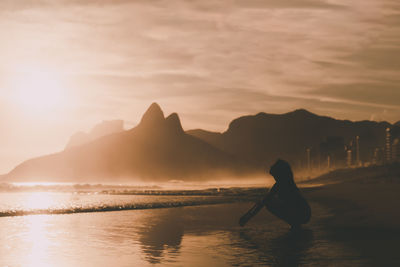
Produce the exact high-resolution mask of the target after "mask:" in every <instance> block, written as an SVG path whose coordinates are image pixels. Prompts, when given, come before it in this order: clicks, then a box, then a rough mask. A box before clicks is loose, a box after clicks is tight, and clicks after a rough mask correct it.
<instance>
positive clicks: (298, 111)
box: [286, 108, 318, 117]
mask: <svg viewBox="0 0 400 267" xmlns="http://www.w3.org/2000/svg"><path fill="white" fill-rule="evenodd" d="M286 114H288V115H294V116H301V117H311V116H313V117H314V116H318V115H315V114H314V113H312V112H310V111H308V110H306V109H303V108H300V109H296V110H294V111H292V112H289V113H286Z"/></svg>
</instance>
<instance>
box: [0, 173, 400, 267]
mask: <svg viewBox="0 0 400 267" xmlns="http://www.w3.org/2000/svg"><path fill="white" fill-rule="evenodd" d="M360 172H361V173H360ZM386 173H388V174H389V175H386V176H385V175H383V174H382V170H379V171H376V172H375V174H374V172H373V171H372V170H371V169H366V170H365V169H362V170H345V171H342V172H333V173H331V174H329V175H328V176H322V177H321V178H318V179H315V180H312V181H309V182H305V183H301V184H299V186H300V188H301V191H302V192H303V193H304V196H305V197H306V198H307V199H308V201H309V202H310V205H311V208H312V213H313V216H312V219H311V221H310V222H309V223H308V224H307V225H305V226H304V227H303V229H301V230H300V231H296V232H293V231H290V229H289V226H288V225H287V224H285V223H284V222H282V221H281V220H279V219H277V218H275V217H274V216H273V215H271V214H270V213H269V212H268V211H267V210H266V209H262V210H261V211H260V212H259V214H257V216H255V217H254V218H253V219H251V220H250V221H249V222H248V223H247V224H246V226H245V227H240V226H239V225H238V220H239V218H240V216H241V215H243V214H244V213H245V212H246V211H247V210H248V209H250V208H251V207H252V205H253V203H254V202H253V201H250V200H249V198H248V197H243V199H241V197H240V196H238V197H237V201H234V202H231V201H228V202H227V203H219V202H220V200H218V202H216V204H213V205H210V204H208V202H207V201H208V200H202V199H201V200H196V201H200V202H198V203H197V202H195V203H194V205H192V204H193V203H192V202H193V201H192V200H190V202H188V200H187V199H186V198H188V197H179V196H174V197H173V198H171V197H169V196H165V197H166V199H168V201H169V202H168V203H172V202H173V201H179V202H177V203H180V204H182V206H178V205H177V206H176V207H173V208H169V207H167V206H164V208H158V207H159V206H155V208H145V209H133V210H132V209H127V210H121V211H106V210H107V209H100V210H97V211H96V210H94V211H93V212H82V210H78V212H77V213H69V214H58V211H57V210H56V212H55V213H54V214H39V215H25V216H4V217H0V266H398V265H399V263H400V256H399V254H398V253H397V248H398V240H400V239H399V238H400V230H399V221H398V220H399V214H398V211H397V207H398V204H399V197H398V195H397V192H399V191H398V190H399V183H398V178H396V177H397V168H396V169H395V171H393V170H389V171H388V172H386ZM356 174H358V175H356ZM366 174H368V175H369V176H368V175H366ZM349 177H350V178H349ZM233 191H237V189H234V190H233ZM35 196H37V195H35ZM65 197H66V196H65V195H62V198H61V200H59V201H60V203H63V202H62V201H64V202H65V200H63V199H64V198H65ZM93 197H94V196H91V195H89V196H87V195H84V196H82V199H83V200H82V199H79V197H77V196H74V199H73V200H74V201H75V202H73V205H78V204H79V201H85V202H88V200H87V199H88V198H89V199H93ZM96 197H97V199H96V200H95V201H94V200H91V201H94V202H96V203H97V202H99V203H101V202H104V201H105V200H104V199H103V198H105V199H112V200H113V201H114V202H115V203H117V204H118V203H125V202H126V201H128V200H129V201H132V199H136V197H135V196H126V198H124V197H123V196H116V198H114V196H112V195H106V196H104V197H103V196H101V195H98V196H96ZM8 198H9V197H8ZM75 198H78V199H75ZM153 198H155V199H157V201H161V200H160V198H162V197H161V196H147V197H142V196H138V197H137V200H135V201H136V202H137V203H155V202H154V201H153V200H152V199H153ZM190 198H191V197H190ZM53 199H55V198H53ZM176 199H178V200H176ZM196 199H197V197H196ZM117 200H118V201H117ZM107 201H109V200H107ZM138 201H139V202H138ZM149 201H151V202H149ZM171 201H172V202H171ZM201 201H203V202H201ZM46 203H47V202H46ZM160 203H161V202H160ZM162 203H164V202H162ZM173 203H175V202H173ZM187 203H189V204H190V205H189V206H185V205H186V204H187ZM201 203H204V204H202V205H199V204H201ZM90 205H92V204H90ZM118 205H120V204H118ZM146 205H147V204H146ZM141 207H147V206H141ZM129 208H131V207H129ZM68 211H69V210H68Z"/></svg>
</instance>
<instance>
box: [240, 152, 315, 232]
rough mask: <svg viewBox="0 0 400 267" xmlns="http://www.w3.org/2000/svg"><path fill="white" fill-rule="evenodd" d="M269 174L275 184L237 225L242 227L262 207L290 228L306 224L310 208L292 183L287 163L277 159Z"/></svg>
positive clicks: (309, 216)
mask: <svg viewBox="0 0 400 267" xmlns="http://www.w3.org/2000/svg"><path fill="white" fill-rule="evenodd" d="M269 173H270V174H271V175H272V176H273V177H274V179H275V181H276V183H275V184H274V186H273V187H272V188H271V190H270V191H269V192H268V194H267V195H266V196H265V197H264V199H262V200H261V201H259V202H257V203H256V204H255V205H254V206H253V207H252V208H251V209H250V210H249V211H248V212H247V213H246V214H244V215H243V216H242V217H241V218H240V220H239V224H240V225H241V226H244V225H245V224H246V223H247V222H248V221H249V220H250V219H251V218H252V217H253V216H255V215H256V214H257V213H258V212H259V211H260V209H261V208H262V207H263V206H265V207H266V208H267V210H269V211H270V212H271V213H272V214H274V215H275V216H277V217H278V218H280V219H282V220H284V221H285V222H287V223H288V224H289V225H290V226H291V227H292V228H298V227H300V226H301V225H302V224H306V223H308V222H309V221H310V218H311V208H310V206H309V205H308V203H307V200H306V199H305V198H304V197H303V196H302V195H301V193H300V190H299V189H298V188H297V186H296V183H295V182H294V179H293V173H292V169H291V168H290V165H289V163H287V162H286V161H284V160H281V159H279V160H277V161H276V163H275V164H274V165H272V167H271V169H270V171H269Z"/></svg>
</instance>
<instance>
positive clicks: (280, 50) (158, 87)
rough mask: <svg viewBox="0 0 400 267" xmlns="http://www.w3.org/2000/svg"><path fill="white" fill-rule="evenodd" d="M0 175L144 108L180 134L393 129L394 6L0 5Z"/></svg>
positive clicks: (399, 37) (66, 1)
mask: <svg viewBox="0 0 400 267" xmlns="http://www.w3.org/2000/svg"><path fill="white" fill-rule="evenodd" d="M0 32H1V33H2V37H1V42H0V58H1V61H0V148H1V149H0V173H5V172H8V171H10V170H11V169H12V168H13V167H15V166H16V165H17V164H19V163H20V162H22V161H23V160H26V159H28V158H31V157H34V156H39V155H43V154H47V153H53V152H56V151H60V150H62V149H63V148H64V146H65V145H66V143H67V142H68V139H69V137H70V136H71V135H72V134H73V133H75V132H77V131H89V130H90V129H91V128H92V127H93V126H94V125H95V124H97V123H99V122H101V121H102V120H110V119H123V120H124V121H125V127H126V128H131V127H133V126H135V125H136V124H137V123H138V122H139V120H140V118H141V116H142V114H143V113H144V112H145V110H146V109H147V107H148V106H149V105H150V104H151V103H152V102H157V103H159V104H160V105H161V107H162V108H163V110H164V112H165V113H166V114H169V113H171V112H177V113H178V114H179V115H180V118H181V121H182V124H183V127H184V129H186V130H188V129H193V128H203V129H207V130H212V131H225V130H226V129H227V127H228V125H229V122H230V121H231V120H232V119H234V118H237V117H239V116H243V115H248V114H255V113H258V112H261V111H263V112H266V113H286V112H289V111H292V110H294V109H298V108H305V109H307V110H310V111H311V112H314V113H317V114H320V115H327V116H332V117H335V118H338V119H349V120H376V121H383V120H385V121H389V122H391V123H394V122H396V121H399V120H400V87H399V84H400V83H399V82H400V2H399V1H397V0H354V1H342V0H336V1H319V0H210V1H208V0H191V1H188V0H186V1H183V0H152V1H148V0H131V1H129V0H113V1H111V0H18V1H15V0H2V1H0Z"/></svg>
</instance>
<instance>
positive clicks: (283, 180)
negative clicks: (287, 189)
mask: <svg viewBox="0 0 400 267" xmlns="http://www.w3.org/2000/svg"><path fill="white" fill-rule="evenodd" d="M269 173H270V174H271V175H272V176H273V177H274V179H275V181H276V182H277V183H278V184H282V185H283V184H285V185H291V184H293V185H294V184H295V183H294V180H293V172H292V169H291V168H290V165H289V163H288V162H287V161H285V160H282V159H278V160H277V161H276V162H275V163H274V165H272V166H271V168H270V170H269Z"/></svg>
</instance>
